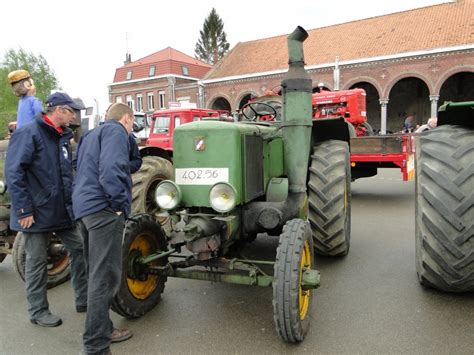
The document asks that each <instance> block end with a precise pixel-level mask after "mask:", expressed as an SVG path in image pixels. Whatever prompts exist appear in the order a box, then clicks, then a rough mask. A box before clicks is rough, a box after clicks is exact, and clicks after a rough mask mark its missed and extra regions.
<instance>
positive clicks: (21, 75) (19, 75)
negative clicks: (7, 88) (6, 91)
mask: <svg viewBox="0 0 474 355" xmlns="http://www.w3.org/2000/svg"><path fill="white" fill-rule="evenodd" d="M29 78H30V73H28V71H26V70H24V69H19V70H14V71H12V72H11V73H10V74H8V81H9V82H10V84H15V83H16V82H18V81H21V80H24V79H29Z"/></svg>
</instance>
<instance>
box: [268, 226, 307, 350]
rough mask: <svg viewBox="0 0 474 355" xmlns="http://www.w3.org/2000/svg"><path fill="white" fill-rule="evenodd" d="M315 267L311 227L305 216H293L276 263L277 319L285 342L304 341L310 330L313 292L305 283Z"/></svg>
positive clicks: (278, 251) (278, 327)
mask: <svg viewBox="0 0 474 355" xmlns="http://www.w3.org/2000/svg"><path fill="white" fill-rule="evenodd" d="M312 267H313V241H312V239H311V229H310V227H309V225H308V223H307V222H305V221H303V220H302V219H292V220H290V221H289V222H287V223H286V225H285V226H284V227H283V233H282V234H281V235H280V241H279V243H278V249H277V256H276V260H275V266H274V268H275V270H274V282H273V319H274V321H275V328H276V331H277V332H278V334H279V335H280V337H281V338H282V339H283V340H284V341H287V342H290V343H296V342H300V341H303V339H304V337H305V335H306V333H307V331H308V329H309V311H310V307H311V300H312V296H313V291H312V290H304V289H303V287H302V282H303V273H304V272H305V270H306V269H311V268H312Z"/></svg>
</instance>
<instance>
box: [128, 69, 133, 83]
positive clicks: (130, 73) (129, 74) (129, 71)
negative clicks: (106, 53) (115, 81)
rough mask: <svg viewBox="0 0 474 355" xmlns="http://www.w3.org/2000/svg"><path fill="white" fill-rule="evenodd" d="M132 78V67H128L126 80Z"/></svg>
mask: <svg viewBox="0 0 474 355" xmlns="http://www.w3.org/2000/svg"><path fill="white" fill-rule="evenodd" d="M130 79H132V69H129V70H128V72H127V80H130Z"/></svg>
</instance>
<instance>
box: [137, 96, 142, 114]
mask: <svg viewBox="0 0 474 355" xmlns="http://www.w3.org/2000/svg"><path fill="white" fill-rule="evenodd" d="M137 111H140V112H141V111H143V96H142V94H137Z"/></svg>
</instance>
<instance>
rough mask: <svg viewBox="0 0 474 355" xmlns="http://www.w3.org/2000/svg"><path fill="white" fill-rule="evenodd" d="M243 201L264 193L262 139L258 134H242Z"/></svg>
mask: <svg viewBox="0 0 474 355" xmlns="http://www.w3.org/2000/svg"><path fill="white" fill-rule="evenodd" d="M244 150H245V152H244V157H245V163H244V164H245V169H244V170H245V172H244V174H245V184H244V189H245V190H244V191H245V202H248V201H251V200H253V199H255V198H257V197H259V196H262V195H264V194H265V190H264V187H263V140H262V137H260V136H250V135H246V136H244Z"/></svg>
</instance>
